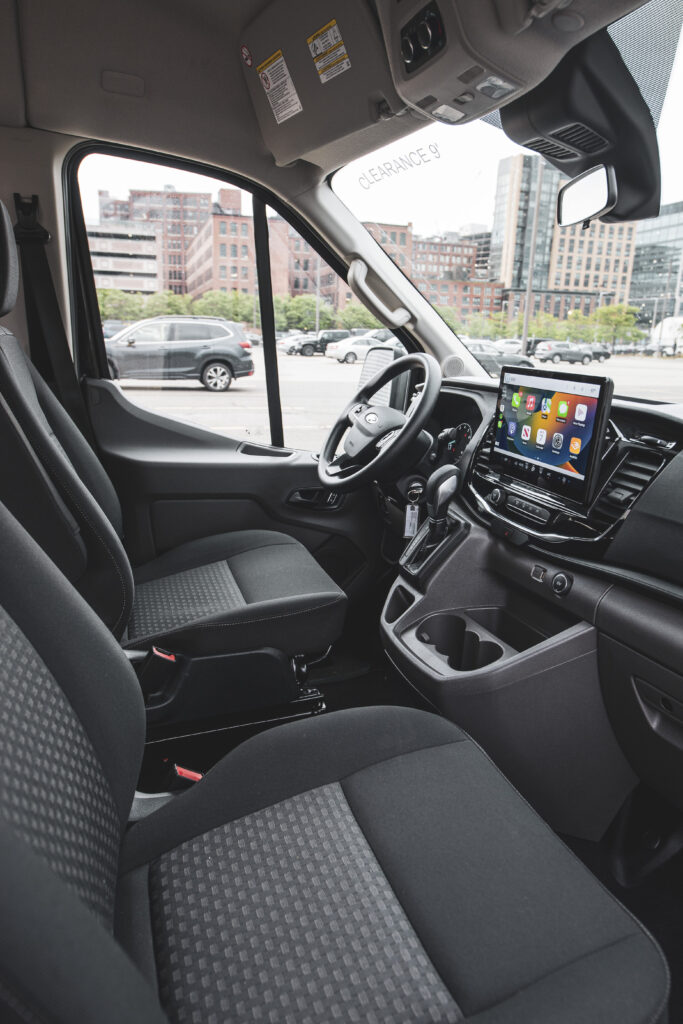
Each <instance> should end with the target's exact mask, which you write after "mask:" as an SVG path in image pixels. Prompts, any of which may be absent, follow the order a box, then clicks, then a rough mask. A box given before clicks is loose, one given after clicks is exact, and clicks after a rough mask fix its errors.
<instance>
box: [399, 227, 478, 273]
mask: <svg viewBox="0 0 683 1024" xmlns="http://www.w3.org/2000/svg"><path fill="white" fill-rule="evenodd" d="M476 265H477V246H476V244H475V243H473V242H463V241H461V240H460V238H459V236H458V235H457V234H456V233H455V232H449V233H448V234H447V235H443V236H442V235H433V236H431V237H429V238H420V237H418V236H415V237H414V238H413V266H412V278H413V281H415V282H418V281H420V280H427V281H444V280H445V281H469V280H470V279H471V278H473V277H474V275H475V271H476Z"/></svg>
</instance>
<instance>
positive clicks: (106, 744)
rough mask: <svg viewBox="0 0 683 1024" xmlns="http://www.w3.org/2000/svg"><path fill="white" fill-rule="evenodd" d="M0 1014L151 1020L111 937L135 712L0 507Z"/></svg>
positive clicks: (137, 705)
mask: <svg viewBox="0 0 683 1024" xmlns="http://www.w3.org/2000/svg"><path fill="white" fill-rule="evenodd" d="M0 544H1V546H2V558H1V559H0V763H1V766H2V770H1V771H0V822H1V827H0V877H2V885H0V920H2V928H0V1019H1V1020H3V1021H24V1022H25V1021H29V1020H30V1021H34V1020H37V1021H48V1020H49V1021H58V1022H60V1024H61V1022H64V1024H67V1022H75V1021H86V1020H87V1021H95V1020H96V1021H98V1022H103V1021H106V1022H111V1024H114V1022H117V1024H119V1022H121V1021H124V1020H125V1021H139V1022H142V1021H145V1022H160V1021H162V1020H163V1019H164V1018H163V1015H162V1014H161V1012H160V1010H159V1006H158V1001H157V999H156V996H155V993H154V992H152V990H151V988H150V987H149V986H148V984H147V983H146V982H145V981H144V980H143V978H142V976H141V975H140V974H139V972H138V971H137V969H136V968H135V967H134V966H133V964H132V963H131V961H130V960H129V959H128V958H127V957H126V955H125V954H124V953H123V951H122V950H121V949H120V947H119V946H118V944H117V943H116V941H115V939H114V936H113V921H114V909H115V896H116V883H117V874H118V862H119V854H120V847H121V841H122V836H123V832H124V829H125V827H126V822H127V820H128V815H129V812H130V806H131V802H132V798H133V793H134V789H135V783H136V779H137V776H138V772H139V768H140V761H141V755H142V748H143V743H144V717H145V716H144V707H143V703H142V697H141V693H140V688H139V686H138V683H137V679H136V676H135V673H134V671H133V670H132V668H131V666H130V665H129V663H128V661H127V659H126V657H125V655H124V654H123V652H122V651H121V650H120V648H119V646H118V644H117V643H116V641H115V640H114V638H113V637H112V636H111V633H110V632H109V631H108V630H107V629H106V627H105V626H104V625H103V623H102V622H101V621H100V620H99V618H98V617H97V616H96V615H95V613H94V612H93V610H92V609H91V608H90V607H89V606H88V605H87V604H86V603H85V602H84V601H83V599H82V598H81V597H80V596H79V595H78V593H77V592H76V591H75V590H74V588H73V587H72V586H71V585H70V584H69V583H68V581H67V580H66V579H65V578H64V576H63V575H62V574H61V573H60V572H59V570H58V569H57V568H56V567H55V566H54V565H53V563H52V562H51V561H50V559H48V557H47V556H46V555H45V553H44V552H43V551H42V550H41V549H40V548H39V547H38V545H37V544H36V543H35V541H34V540H33V539H32V538H31V537H30V536H29V535H28V534H27V532H26V531H25V530H24V529H23V527H21V526H20V525H19V524H18V523H17V521H16V520H15V519H14V518H13V517H12V516H11V515H10V514H9V513H8V512H7V510H6V509H5V508H4V507H3V506H0Z"/></svg>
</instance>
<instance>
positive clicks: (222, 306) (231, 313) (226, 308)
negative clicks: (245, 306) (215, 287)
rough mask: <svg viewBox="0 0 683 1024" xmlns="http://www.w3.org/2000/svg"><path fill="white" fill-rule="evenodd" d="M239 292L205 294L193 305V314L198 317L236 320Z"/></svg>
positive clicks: (211, 292)
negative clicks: (236, 304) (237, 295)
mask: <svg viewBox="0 0 683 1024" xmlns="http://www.w3.org/2000/svg"><path fill="white" fill-rule="evenodd" d="M236 294H237V292H219V291H210V292H204V294H203V295H202V297H201V298H199V299H195V300H194V302H193V303H192V312H193V313H195V314H196V315H197V316H222V317H223V318H224V319H225V320H235V319H236V318H235V299H234V298H233V296H234V295H236Z"/></svg>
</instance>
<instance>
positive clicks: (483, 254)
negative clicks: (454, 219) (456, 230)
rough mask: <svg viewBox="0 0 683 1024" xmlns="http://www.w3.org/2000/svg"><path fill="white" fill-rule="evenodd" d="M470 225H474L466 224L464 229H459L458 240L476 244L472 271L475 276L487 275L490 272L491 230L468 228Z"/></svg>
mask: <svg viewBox="0 0 683 1024" xmlns="http://www.w3.org/2000/svg"><path fill="white" fill-rule="evenodd" d="M471 227H474V225H466V229H465V230H463V231H461V234H460V240H461V241H462V242H469V243H470V244H472V245H476V247H477V255H476V258H475V263H474V273H475V275H476V276H477V277H488V276H489V274H490V273H491V232H490V231H487V230H486V228H482V229H481V230H479V231H472V230H468V229H470V228H471Z"/></svg>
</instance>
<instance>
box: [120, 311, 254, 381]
mask: <svg viewBox="0 0 683 1024" xmlns="http://www.w3.org/2000/svg"><path fill="white" fill-rule="evenodd" d="M104 344H105V348H106V350H107V362H108V363H109V372H110V373H111V376H112V378H114V379H117V378H119V377H121V378H125V377H135V378H137V379H150V378H151V379H159V378H161V379H163V380H200V381H201V382H202V384H203V385H204V387H205V388H208V389H209V391H227V390H228V388H229V387H230V385H231V384H232V382H233V380H234V379H235V378H236V377H251V375H252V374H253V372H254V363H253V360H252V358H251V342H250V341H249V340H248V339H247V338H246V337H245V334H244V331H243V330H242V327H241V326H240V325H239V324H236V323H233V321H232V320H222V319H220V318H219V317H213V316H178V317H174V316H156V317H153V318H152V319H150V320H138V322H137V323H134V324H131V326H130V327H126V328H124V329H123V330H122V331H119V332H118V334H115V335H114V336H113V337H111V338H107V339H106V340H105V343H104Z"/></svg>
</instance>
